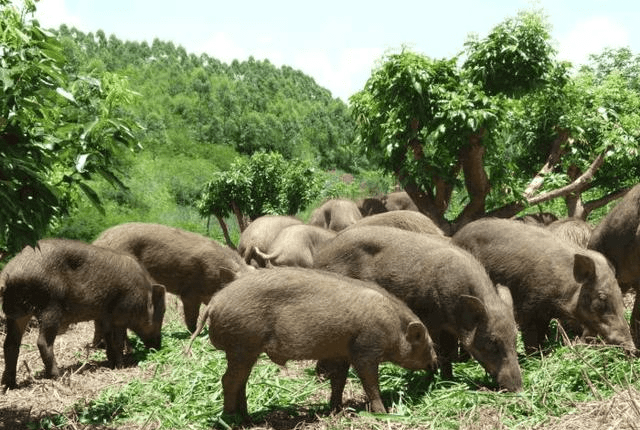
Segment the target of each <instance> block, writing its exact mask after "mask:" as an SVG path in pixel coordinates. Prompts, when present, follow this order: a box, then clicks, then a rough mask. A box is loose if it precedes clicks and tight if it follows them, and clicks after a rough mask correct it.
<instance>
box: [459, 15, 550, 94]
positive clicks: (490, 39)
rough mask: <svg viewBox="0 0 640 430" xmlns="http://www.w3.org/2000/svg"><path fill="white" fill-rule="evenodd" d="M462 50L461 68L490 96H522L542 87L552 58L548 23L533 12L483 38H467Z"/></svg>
mask: <svg viewBox="0 0 640 430" xmlns="http://www.w3.org/2000/svg"><path fill="white" fill-rule="evenodd" d="M465 47H466V51H467V59H466V61H465V63H464V65H463V68H464V69H465V71H466V72H467V73H468V74H469V77H470V79H471V80H472V81H473V82H476V83H480V84H481V86H482V87H483V88H484V89H485V91H486V92H487V93H488V94H491V95H495V94H507V95H510V96H513V95H518V94H523V93H527V92H529V91H531V90H532V89H535V88H536V87H538V86H540V85H542V84H544V83H545V80H546V78H547V77H548V71H549V70H550V69H551V68H552V65H553V62H552V58H553V56H554V55H555V49H554V48H553V46H552V44H551V35H550V29H549V24H548V23H547V22H546V19H545V17H544V16H543V15H542V13H541V12H535V11H522V12H520V13H518V15H517V16H516V17H515V18H508V19H506V20H505V21H503V22H502V23H500V24H499V25H497V26H496V27H494V28H493V29H492V30H491V31H490V32H489V35H488V36H487V37H486V38H485V39H482V40H479V39H478V38H477V37H470V38H469V40H468V41H467V42H466V43H465Z"/></svg>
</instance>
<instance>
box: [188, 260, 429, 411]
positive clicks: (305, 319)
mask: <svg viewBox="0 0 640 430" xmlns="http://www.w3.org/2000/svg"><path fill="white" fill-rule="evenodd" d="M206 316H208V318H209V337H210V340H211V343H212V344H213V345H214V346H215V347H216V348H218V349H221V350H224V351H225V352H226V357H227V370H226V372H225V374H224V376H223V377H222V387H223V392H224V412H225V413H227V414H242V415H244V416H246V415H247V399H246V395H245V387H246V384H247V379H248V377H249V373H250V372H251V368H252V367H253V365H254V364H255V362H256V360H257V359H258V356H259V355H260V354H261V353H262V352H265V353H266V354H267V356H268V357H269V358H270V359H271V360H272V361H274V362H275V363H277V364H279V365H285V363H286V362H287V361H288V360H305V359H311V360H323V362H324V363H327V364H330V366H329V367H330V369H331V371H330V372H329V378H330V379H331V399H330V404H331V408H332V409H338V408H339V407H340V406H341V404H342V393H343V390H344V385H345V382H346V377H347V373H348V370H349V366H350V365H353V366H354V368H355V370H356V372H357V373H358V376H359V377H360V379H361V381H362V385H363V387H364V390H365V392H366V394H367V397H368V398H369V402H370V404H371V410H372V411H373V412H385V408H384V405H383V404H382V399H381V397H380V389H379V386H378V365H379V363H381V362H384V361H391V362H393V363H396V364H398V365H400V366H403V367H405V368H408V369H415V370H419V369H426V368H429V367H431V366H432V365H433V364H434V363H435V351H434V349H433V343H432V342H431V338H430V337H429V334H428V332H427V329H426V328H425V326H424V325H423V324H422V323H421V322H420V320H419V319H418V317H417V316H416V315H415V314H414V313H413V312H411V310H409V308H407V306H406V305H404V303H402V302H401V301H400V300H398V299H396V298H395V297H393V296H391V295H390V294H388V293H387V292H386V291H384V290H382V289H381V288H379V287H377V286H376V285H375V284H370V283H364V282H361V281H357V280H355V279H350V278H346V277H342V276H339V275H336V274H333V273H328V272H320V271H316V270H312V269H302V268H291V267H276V268H273V269H269V270H266V269H262V270H256V271H255V272H253V273H251V274H247V275H245V276H243V277H242V278H240V279H238V280H237V281H235V282H233V283H231V284H229V285H228V286H227V287H225V288H224V289H223V290H221V291H220V292H219V293H217V294H216V295H215V296H213V298H212V299H211V302H210V303H209V306H208V307H207V311H206ZM206 316H205V318H206ZM203 322H204V321H203V320H201V324H202V323H203ZM201 328H202V325H200V326H199V327H198V329H199V330H200V329H201ZM199 330H197V331H196V332H195V333H194V334H193V336H192V337H191V341H192V342H193V339H195V337H196V335H197V333H198V332H199Z"/></svg>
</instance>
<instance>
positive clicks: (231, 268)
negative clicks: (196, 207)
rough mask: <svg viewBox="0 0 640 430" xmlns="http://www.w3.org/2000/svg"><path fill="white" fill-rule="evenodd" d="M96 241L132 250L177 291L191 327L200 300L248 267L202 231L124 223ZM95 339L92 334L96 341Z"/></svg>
mask: <svg viewBox="0 0 640 430" xmlns="http://www.w3.org/2000/svg"><path fill="white" fill-rule="evenodd" d="M93 243H94V245H98V246H102V247H105V248H111V249H116V250H119V251H123V252H127V253H129V254H131V255H133V256H134V257H135V258H136V259H137V260H138V262H140V264H142V266H143V267H144V268H146V269H147V271H148V272H149V273H150V274H151V276H152V277H153V279H155V280H156V282H158V283H160V284H163V285H164V286H165V288H166V289H167V291H168V292H170V293H172V294H176V295H178V296H180V300H181V301H182V305H183V307H184V320H185V323H186V325H187V328H188V329H189V331H193V330H195V328H196V324H197V323H198V314H199V310H200V304H201V303H202V304H207V303H209V299H211V296H212V295H213V293H215V292H216V291H218V290H219V289H220V288H222V287H223V286H224V285H226V284H227V283H229V282H231V281H233V280H234V279H235V278H236V277H237V276H238V275H239V274H241V273H243V272H244V271H247V270H249V266H247V265H246V264H245V263H244V261H243V260H242V258H241V257H240V256H239V255H238V253H237V252H235V251H234V250H232V249H231V248H228V247H225V246H222V245H220V244H219V243H218V242H216V241H214V240H211V239H209V238H207V237H205V236H202V235H199V234H196V233H192V232H188V231H184V230H181V229H178V228H173V227H168V226H166V225H161V224H147V223H127V224H121V225H117V226H115V227H111V228H110V229H108V230H105V231H104V232H103V233H102V234H101V235H100V237H98V239H96V240H95V241H94V242H93ZM97 340H99V333H96V337H95V338H94V342H95V341H97Z"/></svg>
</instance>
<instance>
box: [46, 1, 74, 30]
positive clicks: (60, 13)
mask: <svg viewBox="0 0 640 430" xmlns="http://www.w3.org/2000/svg"><path fill="white" fill-rule="evenodd" d="M35 18H36V19H37V20H38V22H39V23H40V26H42V27H43V28H56V29H57V28H58V27H60V24H67V25H68V26H69V27H76V28H78V29H79V28H81V25H82V21H81V19H80V18H79V17H77V16H75V15H72V14H71V13H69V11H68V10H67V7H66V6H65V4H64V0H40V1H39V2H37V3H36V13H35Z"/></svg>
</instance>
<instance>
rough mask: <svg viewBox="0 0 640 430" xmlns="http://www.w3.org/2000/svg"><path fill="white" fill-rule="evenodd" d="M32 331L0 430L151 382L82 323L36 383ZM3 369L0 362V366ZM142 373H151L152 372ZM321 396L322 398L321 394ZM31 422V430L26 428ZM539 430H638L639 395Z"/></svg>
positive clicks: (357, 402)
mask: <svg viewBox="0 0 640 430" xmlns="http://www.w3.org/2000/svg"><path fill="white" fill-rule="evenodd" d="M625 299H626V300H625V301H626V303H627V304H628V305H629V304H631V303H632V300H633V297H631V298H629V297H628V296H627V297H626V298H625ZM178 308H179V306H178V304H177V301H173V302H171V301H170V303H169V306H168V312H167V317H168V318H180V319H181V316H180V315H181V312H180V311H179V309H178ZM4 330H5V323H4V318H3V316H2V315H0V342H3V341H4V337H5V332H4ZM37 335H38V330H37V329H30V330H28V332H27V333H25V336H24V338H23V348H22V350H21V353H20V357H19V362H18V376H17V379H18V388H17V389H15V390H9V391H7V392H6V393H5V394H0V429H11V430H22V429H29V428H36V427H34V426H35V424H33V423H37V422H39V421H40V420H42V419H43V418H45V417H54V416H56V415H58V414H64V413H67V412H68V411H69V409H70V407H71V406H73V405H74V404H76V403H78V402H86V401H88V400H90V399H93V398H95V397H96V396H97V395H98V393H99V392H100V391H101V390H103V389H105V388H106V387H110V386H120V385H125V384H127V383H128V382H129V381H131V380H132V379H136V378H138V379H144V378H146V377H151V374H149V375H145V374H144V371H143V370H142V369H140V368H139V367H138V366H136V364H135V363H134V362H133V361H132V360H131V359H129V362H128V363H126V366H125V368H123V369H118V370H112V369H109V368H107V367H106V366H105V364H106V362H105V361H103V359H102V358H101V357H104V354H98V353H97V351H96V350H95V349H93V348H89V347H88V343H89V342H90V341H91V339H92V337H93V323H92V322H85V323H80V324H76V325H74V326H72V327H70V328H69V329H68V330H67V332H66V333H63V334H61V335H59V336H58V337H57V338H56V342H55V356H56V360H57V362H58V365H59V367H60V369H61V371H62V372H63V373H64V376H62V377H61V378H59V379H57V380H50V379H43V378H40V377H39V375H38V372H39V371H40V370H41V369H42V367H43V365H42V361H41V359H40V354H39V352H38V348H37V346H36V339H37ZM2 369H4V362H3V363H2ZM147 372H149V373H152V372H153V371H152V370H148V371H147ZM323 395H324V394H323ZM345 399H351V400H349V401H347V402H346V406H347V407H348V406H351V407H353V408H354V409H356V410H362V409H363V408H364V404H365V401H366V399H365V397H364V394H363V393H362V391H361V389H359V388H358V389H353V387H349V386H347V387H346V390H345ZM356 422H358V423H360V422H361V423H362V426H360V425H358V426H357V428H381V427H385V428H387V429H389V430H395V429H406V425H402V424H399V423H398V424H394V423H382V422H380V421H372V422H370V423H367V422H366V421H365V422H362V421H361V420H360V418H358V419H357V420H356ZM30 423H31V426H29V424H30ZM267 423H268V424H265V423H262V424H259V425H257V426H254V427H251V428H252V429H275V430H280V429H285V428H286V429H293V428H296V429H300V428H306V429H314V430H320V429H326V428H332V427H334V425H333V424H336V425H337V424H338V423H337V418H336V422H335V423H334V422H333V420H332V418H331V417H329V418H328V419H323V420H318V418H317V417H315V416H313V415H310V414H305V413H304V411H301V413H300V415H299V416H298V417H297V418H296V420H295V422H291V418H290V417H287V416H282V417H280V416H278V414H277V413H274V415H273V416H272V417H269V419H268V420H267ZM57 428H66V429H82V428H102V429H107V428H110V427H95V426H91V427H87V426H83V425H82V424H79V423H78V422H76V421H74V420H73V419H71V420H70V421H69V422H68V423H67V424H66V425H65V426H64V427H57ZM118 428H119V429H125V430H127V429H132V430H133V429H136V430H137V429H141V428H145V429H153V428H156V426H155V425H154V424H153V423H148V424H147V426H145V427H141V426H137V425H131V426H119V427H118ZM462 428H465V429H476V430H480V429H482V430H484V429H505V428H506V427H504V425H503V424H502V423H501V419H500V415H499V412H498V411H493V410H487V411H486V413H481V414H480V418H479V419H476V420H474V421H473V422H466V423H463V425H462ZM540 428H544V429H551V430H561V429H562V430H586V429H596V428H597V429H638V428H640V392H637V391H635V390H629V391H624V392H621V393H618V394H617V395H615V396H614V397H613V398H611V399H609V400H605V401H600V402H588V403H584V404H580V405H578V411H577V412H575V413H572V414H569V415H565V416H564V417H561V418H558V419H553V420H551V421H550V422H548V423H546V424H545V425H544V426H543V427H540Z"/></svg>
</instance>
